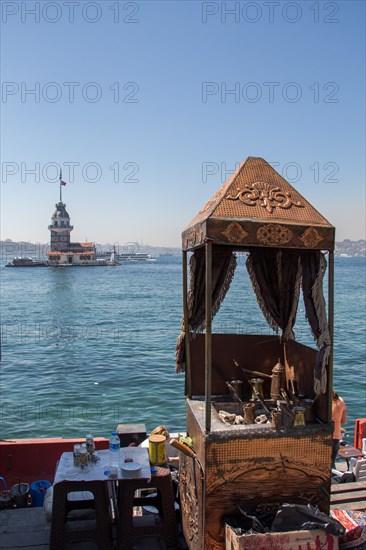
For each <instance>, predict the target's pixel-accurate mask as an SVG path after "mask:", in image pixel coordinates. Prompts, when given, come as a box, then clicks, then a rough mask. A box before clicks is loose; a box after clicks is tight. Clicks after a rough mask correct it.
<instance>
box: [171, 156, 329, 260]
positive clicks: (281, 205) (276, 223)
mask: <svg viewBox="0 0 366 550" xmlns="http://www.w3.org/2000/svg"><path fill="white" fill-rule="evenodd" d="M334 232H335V230H334V227H333V226H332V225H331V224H330V223H329V222H328V221H327V220H326V219H325V218H324V217H323V216H322V215H321V214H320V213H319V212H318V211H317V210H316V209H315V208H314V207H313V206H312V205H311V204H310V203H309V202H308V201H307V200H306V199H305V198H304V197H303V196H302V195H300V193H298V192H297V191H296V189H294V188H293V187H292V186H291V185H290V184H289V183H288V182H287V181H286V180H285V179H284V178H283V177H282V176H280V174H278V172H276V170H275V169H274V168H272V166H270V164H268V162H266V161H265V160H264V159H262V158H259V157H248V158H247V159H246V160H245V161H244V162H243V163H242V164H241V165H240V166H239V168H238V169H237V170H236V171H235V172H234V173H233V174H232V175H231V176H230V178H229V179H228V180H227V181H226V182H225V183H224V184H223V185H222V186H221V187H220V189H219V190H218V191H217V192H216V193H215V194H214V195H213V197H212V198H211V199H210V200H209V201H208V202H207V203H206V205H205V206H204V207H203V208H202V209H201V210H200V211H199V212H198V214H197V216H196V217H195V218H194V219H193V220H192V221H191V222H190V223H189V224H188V226H187V227H186V228H185V229H184V231H183V233H182V248H183V250H190V249H194V248H197V247H199V246H202V245H203V244H204V242H205V239H212V241H213V243H214V244H222V245H231V246H234V247H237V248H242V247H244V248H245V247H252V246H269V247H280V248H303V249H308V250H313V249H323V250H333V249H334Z"/></svg>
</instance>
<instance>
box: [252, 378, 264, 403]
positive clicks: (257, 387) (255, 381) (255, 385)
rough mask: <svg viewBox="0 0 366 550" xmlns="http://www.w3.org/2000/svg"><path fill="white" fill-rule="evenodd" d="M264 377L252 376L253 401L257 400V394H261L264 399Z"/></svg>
mask: <svg viewBox="0 0 366 550" xmlns="http://www.w3.org/2000/svg"><path fill="white" fill-rule="evenodd" d="M263 382H264V380H263V378H251V379H250V383H251V386H252V397H251V398H250V400H251V401H256V400H257V394H259V397H261V398H262V399H264V395H263Z"/></svg>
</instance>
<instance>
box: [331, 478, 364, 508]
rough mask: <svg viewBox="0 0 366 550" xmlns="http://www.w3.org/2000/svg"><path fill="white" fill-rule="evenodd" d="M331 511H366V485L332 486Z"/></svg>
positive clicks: (358, 483)
mask: <svg viewBox="0 0 366 550" xmlns="http://www.w3.org/2000/svg"><path fill="white" fill-rule="evenodd" d="M330 508H331V510H334V509H338V510H362V511H366V483H365V482H364V481H356V482H352V483H336V484H334V485H332V486H331V497H330Z"/></svg>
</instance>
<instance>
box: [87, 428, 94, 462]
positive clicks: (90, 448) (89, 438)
mask: <svg viewBox="0 0 366 550" xmlns="http://www.w3.org/2000/svg"><path fill="white" fill-rule="evenodd" d="M85 440H86V441H85V444H86V448H87V451H88V453H89V456H90V458H92V456H93V454H94V451H95V443H94V438H93V435H92V434H88V435H87V436H86V438H85Z"/></svg>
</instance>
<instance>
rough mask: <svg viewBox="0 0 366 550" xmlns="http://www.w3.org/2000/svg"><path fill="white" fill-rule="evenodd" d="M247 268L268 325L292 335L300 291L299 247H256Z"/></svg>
mask: <svg viewBox="0 0 366 550" xmlns="http://www.w3.org/2000/svg"><path fill="white" fill-rule="evenodd" d="M247 269H248V273H249V276H250V280H251V282H252V286H253V290H254V292H255V295H256V297H257V301H258V303H259V306H260V308H261V310H262V312H263V315H264V317H265V318H266V320H267V321H268V323H269V325H270V326H271V327H272V328H273V329H274V330H276V331H278V328H280V329H281V330H282V337H283V338H284V339H293V338H294V333H293V330H292V328H293V326H294V324H295V320H296V311H297V305H298V301H299V294H300V281H301V262H300V254H299V253H298V252H297V251H292V250H286V251H282V250H279V249H265V248H261V249H260V250H254V251H252V252H250V254H249V256H248V259H247Z"/></svg>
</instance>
